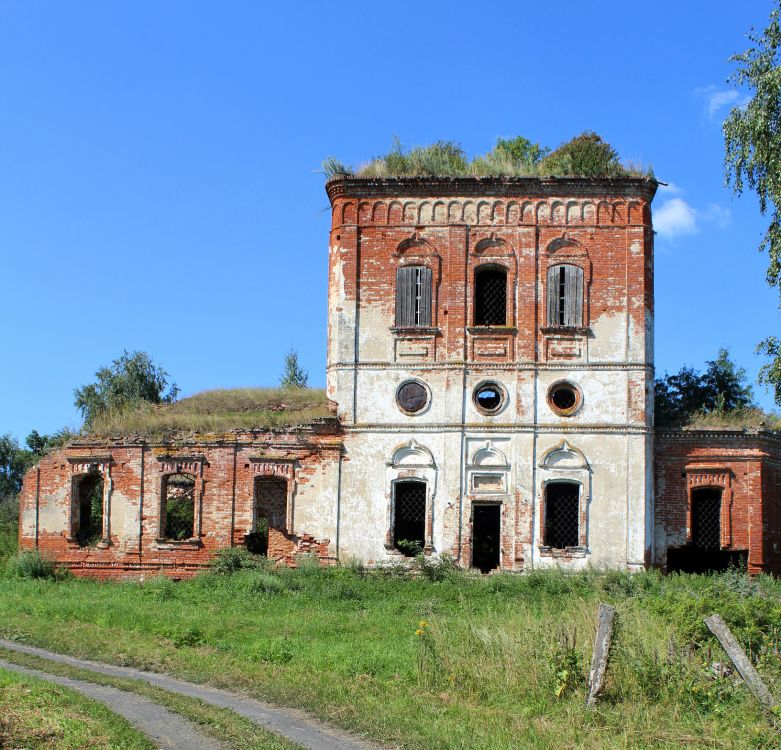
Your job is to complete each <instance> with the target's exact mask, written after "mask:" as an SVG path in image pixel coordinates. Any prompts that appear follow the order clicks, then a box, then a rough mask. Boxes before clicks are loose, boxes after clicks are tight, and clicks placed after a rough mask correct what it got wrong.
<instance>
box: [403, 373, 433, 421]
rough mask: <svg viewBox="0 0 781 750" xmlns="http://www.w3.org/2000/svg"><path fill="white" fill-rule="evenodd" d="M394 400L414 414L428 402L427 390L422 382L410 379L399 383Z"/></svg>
mask: <svg viewBox="0 0 781 750" xmlns="http://www.w3.org/2000/svg"><path fill="white" fill-rule="evenodd" d="M396 400H397V401H398V403H399V406H400V407H401V408H402V409H403V410H404V411H407V412H410V413H412V414H414V413H415V412H418V411H420V410H421V409H423V407H425V406H426V404H427V403H428V391H427V390H426V387H425V386H424V385H423V384H422V383H416V382H415V381H414V380H411V381H409V382H408V383H403V384H402V385H401V387H400V388H399V390H398V392H397V394H396Z"/></svg>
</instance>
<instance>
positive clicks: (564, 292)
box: [547, 265, 583, 327]
mask: <svg viewBox="0 0 781 750" xmlns="http://www.w3.org/2000/svg"><path fill="white" fill-rule="evenodd" d="M547 308H548V309H547V313H548V315H547V318H548V325H549V326H551V327H568V326H582V325H583V269H582V268H580V267H579V266H569V265H561V266H552V267H551V268H549V269H548V298H547Z"/></svg>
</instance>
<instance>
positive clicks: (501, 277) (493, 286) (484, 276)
mask: <svg viewBox="0 0 781 750" xmlns="http://www.w3.org/2000/svg"><path fill="white" fill-rule="evenodd" d="M506 324H507V274H506V273H505V271H502V270H500V269H497V268H485V269H481V270H478V271H477V274H476V275H475V325H476V326H503V325H506Z"/></svg>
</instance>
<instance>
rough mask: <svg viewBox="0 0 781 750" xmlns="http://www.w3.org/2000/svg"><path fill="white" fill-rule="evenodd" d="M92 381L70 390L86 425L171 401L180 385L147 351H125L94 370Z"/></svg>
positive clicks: (174, 398)
mask: <svg viewBox="0 0 781 750" xmlns="http://www.w3.org/2000/svg"><path fill="white" fill-rule="evenodd" d="M95 378H96V380H95V382H94V383H88V384H87V385H84V386H82V387H81V388H76V390H75V391H74V392H73V395H74V398H75V400H74V404H75V406H76V408H77V409H79V411H80V412H81V414H82V416H83V417H84V424H85V426H87V427H89V426H91V425H92V424H93V422H95V421H96V420H97V419H100V418H101V417H106V416H110V415H111V414H113V413H122V412H125V411H127V410H128V409H132V408H133V407H135V406H138V405H140V404H170V403H173V402H174V401H175V400H176V396H177V394H178V393H179V387H178V386H177V385H176V384H175V383H169V381H168V378H169V375H168V373H167V372H166V371H165V370H164V369H163V368H162V367H158V366H157V365H155V364H154V362H152V358H151V357H150V356H149V355H148V354H147V353H146V352H130V353H128V352H127V351H124V352H123V353H122V355H121V356H120V357H119V358H117V359H115V360H114V361H113V362H112V363H111V364H110V365H109V366H108V367H101V368H100V369H98V371H97V372H96V373H95Z"/></svg>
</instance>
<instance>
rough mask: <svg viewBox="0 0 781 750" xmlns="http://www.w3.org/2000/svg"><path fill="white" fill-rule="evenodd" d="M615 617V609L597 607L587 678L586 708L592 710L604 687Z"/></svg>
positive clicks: (604, 605) (605, 605)
mask: <svg viewBox="0 0 781 750" xmlns="http://www.w3.org/2000/svg"><path fill="white" fill-rule="evenodd" d="M615 616H616V610H615V607H611V606H610V605H609V604H600V605H599V625H598V627H597V635H596V638H595V639H594V654H593V655H592V657H591V672H590V673H589V676H588V698H586V706H587V707H588V708H593V707H594V706H595V705H596V702H597V698H598V697H599V694H600V693H601V692H602V688H603V687H604V686H605V675H606V673H607V660H608V656H609V655H610V643H611V641H612V640H613V619H614V618H615Z"/></svg>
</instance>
